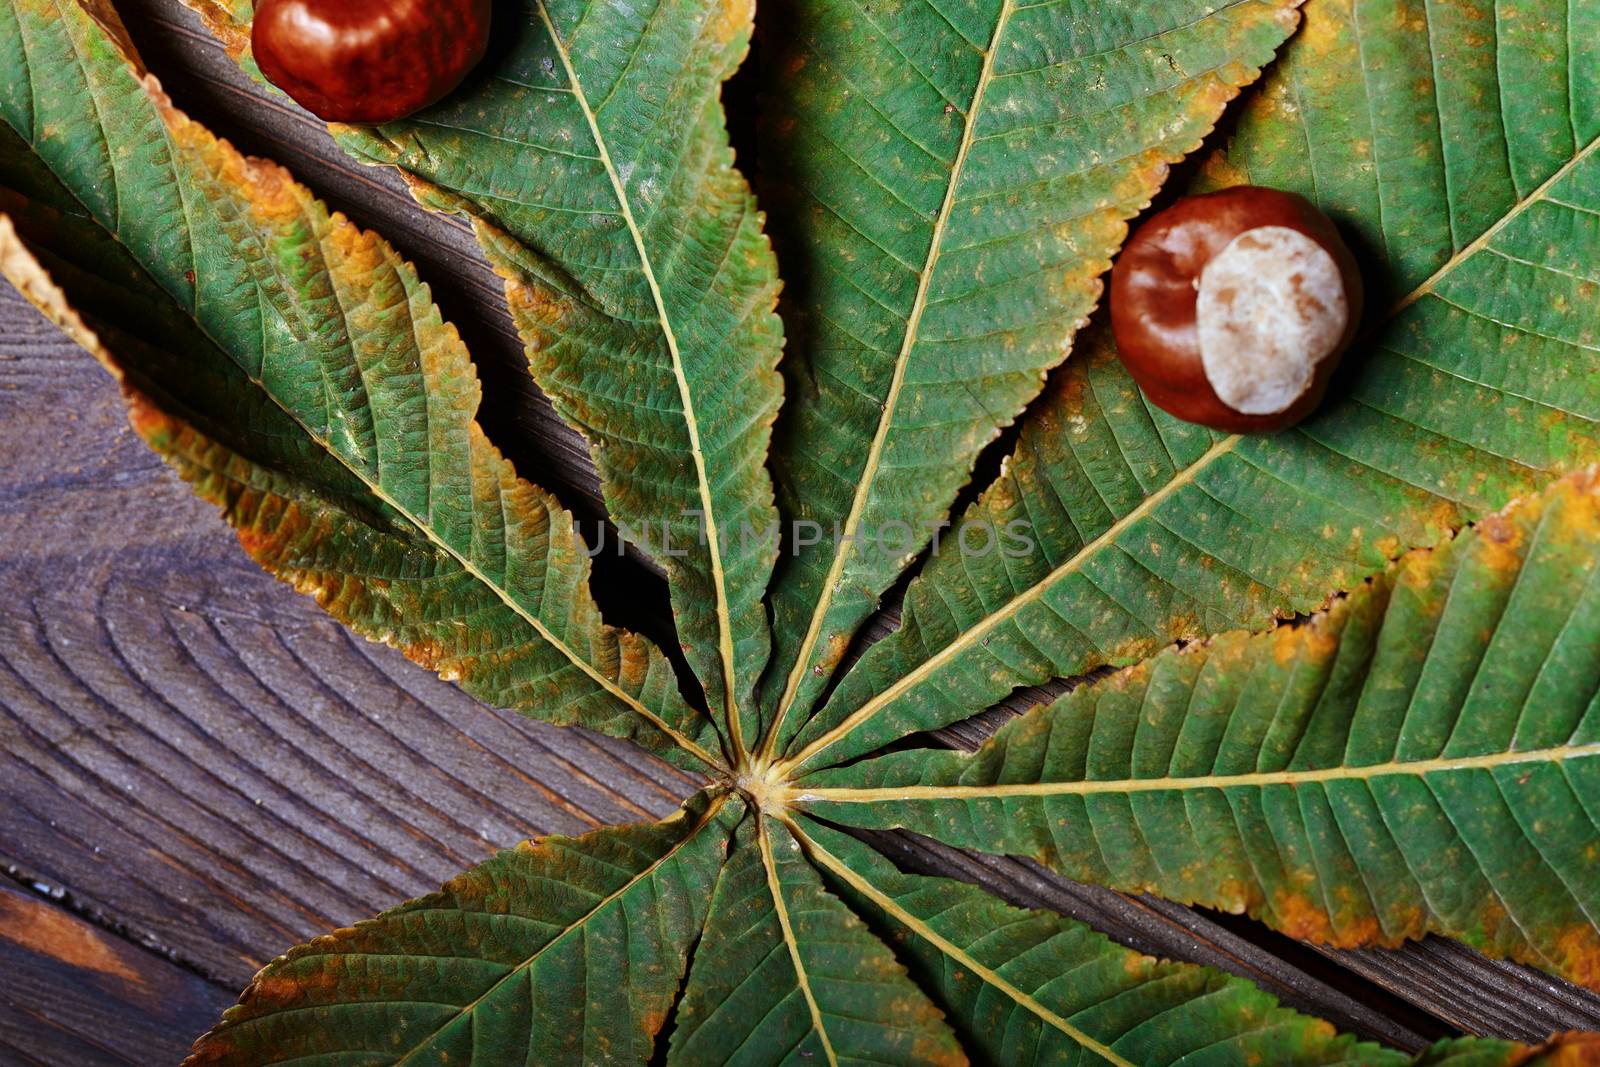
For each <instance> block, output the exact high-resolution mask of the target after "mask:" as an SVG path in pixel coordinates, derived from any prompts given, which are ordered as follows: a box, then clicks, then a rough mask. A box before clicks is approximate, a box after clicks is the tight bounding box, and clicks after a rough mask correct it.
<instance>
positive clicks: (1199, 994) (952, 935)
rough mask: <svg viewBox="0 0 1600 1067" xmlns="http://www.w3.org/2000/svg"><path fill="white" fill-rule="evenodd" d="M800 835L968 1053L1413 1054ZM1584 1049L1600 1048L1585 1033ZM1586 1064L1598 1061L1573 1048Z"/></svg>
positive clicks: (1289, 1058) (800, 828)
mask: <svg viewBox="0 0 1600 1067" xmlns="http://www.w3.org/2000/svg"><path fill="white" fill-rule="evenodd" d="M796 832H797V833H798V834H799V835H800V837H801V839H802V840H803V841H804V842H805V847H806V849H807V850H808V852H809V854H810V855H811V856H812V857H813V859H814V860H815V861H816V862H817V863H818V865H819V866H820V867H821V868H822V869H823V870H824V871H825V872H826V878H827V880H828V882H829V883H830V884H834V885H837V886H839V888H840V893H841V894H842V895H843V896H844V898H845V899H846V900H847V901H849V902H850V904H851V905H852V906H853V907H855V908H857V909H858V910H860V912H861V913H862V914H863V915H865V916H867V917H868V921H869V922H870V923H872V924H873V925H874V926H875V927H876V928H877V929H878V930H880V931H881V932H882V933H883V934H884V935H885V936H886V937H887V938H889V939H890V940H892V941H893V943H894V944H896V945H898V946H899V947H900V948H901V950H902V951H903V952H904V953H905V955H906V958H907V960H908V962H909V964H910V966H911V969H912V975H913V977H915V978H916V979H917V981H918V982H920V983H921V984H922V986H923V988H925V989H926V990H928V992H929V995H931V996H933V997H934V999H935V1000H936V1001H937V1002H938V1003H939V1005H940V1006H941V1007H943V1008H944V1009H945V1011H946V1013H947V1015H948V1017H949V1018H950V1020H951V1022H952V1024H953V1025H954V1026H955V1027H956V1030H957V1032H958V1033H959V1035H960V1037H961V1040H962V1043H963V1044H964V1046H965V1047H966V1049H967V1051H968V1052H969V1053H971V1054H972V1055H973V1056H974V1057H975V1058H976V1059H977V1060H979V1061H980V1062H984V1063H995V1064H1014V1063H1078V1064H1109V1065H1113V1067H1164V1065H1167V1064H1178V1063H1182V1064H1184V1065H1185V1067H1198V1065H1219V1064H1253V1063H1270V1064H1273V1065H1274V1067H1309V1065H1312V1064H1351V1065H1354V1064H1361V1065H1363V1067H1398V1065H1401V1064H1407V1063H1411V1062H1413V1061H1412V1059H1411V1058H1410V1057H1409V1056H1406V1055H1405V1054H1403V1053H1400V1052H1394V1051H1391V1050H1387V1049H1382V1048H1379V1047H1378V1046H1376V1045H1371V1044H1358V1043H1356V1041H1355V1040H1354V1039H1352V1038H1350V1037H1341V1036H1339V1035H1338V1034H1336V1033H1335V1032H1334V1030H1333V1028H1332V1027H1330V1026H1329V1025H1328V1024H1327V1023H1324V1022H1321V1021H1319V1020H1316V1019H1312V1018H1309V1017H1307V1016H1304V1015H1300V1014H1297V1013H1295V1012H1293V1011H1290V1010H1288V1009H1287V1008H1281V1007H1279V1006H1278V1005H1277V1004H1276V1003H1275V1002H1274V1001H1273V999H1272V998H1271V997H1269V996H1267V995H1266V994H1265V993H1262V992H1261V991H1260V990H1258V989H1256V988H1255V987H1254V986H1252V985H1251V984H1250V983H1248V982H1245V981H1243V980H1241V979H1238V978H1230V977H1229V976H1227V975H1225V974H1222V973H1221V972H1219V971H1215V970H1212V969H1211V968H1209V967H1195V966H1191V965H1188V964H1180V963H1165V962H1160V961H1157V960H1154V959H1151V958H1150V957H1149V956H1143V955H1141V954H1139V953H1137V952H1134V951H1132V950H1131V949H1125V948H1122V947H1120V946H1118V945H1115V944H1113V943H1112V942H1110V941H1109V940H1107V939H1106V938H1104V937H1102V936H1101V935H1099V934H1097V933H1095V932H1094V931H1092V930H1090V929H1089V928H1088V927H1086V926H1084V925H1083V924H1081V923H1077V922H1074V921H1072V920H1071V919H1064V918H1062V917H1061V916H1059V915H1055V914H1052V913H1050V912H1043V911H1024V910H1022V909H1021V908H1014V907H1010V906H1008V905H1006V904H1003V903H1001V902H1000V901H998V900H996V899H995V898H994V897H992V896H990V895H989V894H987V893H985V892H984V891H983V890H981V889H978V888H977V887H975V886H970V885H967V884H965V883H963V882H957V881H953V880H951V879H948V878H930V877H927V876H924V875H912V874H905V873H903V872H901V871H900V870H898V869H896V868H895V866H894V864H892V863H890V862H889V861H888V860H886V859H884V858H883V857H882V856H880V855H878V854H877V853H875V852H873V851H872V850H871V849H870V848H868V847H866V846H865V845H863V844H862V843H861V842H859V841H857V840H855V839H854V838H851V837H847V836H845V835H844V834H841V833H839V832H838V831H836V830H831V829H829V828H828V827H826V826H823V825H822V824H820V823H817V822H814V821H812V820H810V819H805V818H803V817H802V818H800V819H799V820H798V822H797V824H796ZM1572 1044H1573V1046H1574V1047H1576V1048H1577V1049H1578V1051H1579V1053H1580V1054H1581V1053H1582V1052H1583V1051H1584V1049H1585V1048H1586V1047H1587V1049H1588V1052H1589V1054H1593V1053H1594V1052H1595V1049H1594V1046H1593V1045H1592V1044H1589V1043H1587V1042H1582V1041H1574V1042H1573V1043H1572ZM1524 1056H1527V1050H1526V1049H1524V1048H1523V1047H1522V1046H1519V1045H1515V1044H1513V1043H1511V1042H1506V1041H1491V1040H1483V1039H1469V1040H1465V1041H1458V1042H1451V1043H1445V1044H1441V1045H1440V1046H1438V1047H1436V1048H1435V1049H1433V1050H1430V1052H1429V1053H1426V1054H1424V1056H1423V1057H1421V1058H1420V1060H1419V1061H1418V1062H1421V1063H1427V1064H1438V1065H1445V1064H1448V1065H1450V1067H1468V1065H1470V1064H1478V1063H1482V1064H1485V1065H1488V1064H1510V1063H1525V1062H1529V1063H1537V1062H1559V1060H1558V1059H1557V1057H1554V1056H1552V1057H1551V1060H1550V1061H1541V1060H1540V1059H1538V1058H1532V1059H1524V1058H1523V1057H1524ZM1573 1062H1574V1063H1582V1062H1586V1061H1585V1060H1583V1059H1581V1058H1577V1057H1574V1059H1573Z"/></svg>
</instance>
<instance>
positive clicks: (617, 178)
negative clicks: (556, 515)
mask: <svg viewBox="0 0 1600 1067" xmlns="http://www.w3.org/2000/svg"><path fill="white" fill-rule="evenodd" d="M539 18H540V19H541V20H542V21H543V22H544V27H545V32H546V33H548V34H549V35H550V41H551V44H552V45H554V47H555V50H556V54H557V55H558V56H560V57H561V66H562V69H563V70H565V71H566V75H567V81H568V83H569V84H570V85H571V86H572V94H573V98H574V99H575V100H576V101H577V103H578V107H579V109H580V110H581V111H582V112H583V118H584V121H585V122H586V123H588V126H589V135H590V136H591V137H593V138H594V143H595V148H596V149H597V150H598V151H599V153H600V162H601V164H602V165H603V166H604V167H605V169H606V176H607V177H608V178H609V179H610V180H611V189H612V192H613V194H614V195H615V196H616V198H617V206H618V207H619V208H620V210H621V212H622V220H623V221H624V222H625V223H626V224H627V227H628V233H629V235H630V236H631V237H632V238H633V247H634V251H635V252H636V253H637V255H638V256H639V269H640V271H641V272H642V273H643V274H644V278H645V282H646V283H647V284H648V285H649V287H650V296H651V299H653V300H654V301H655V305H656V318H657V320H658V322H659V323H660V326H661V333H662V336H663V337H664V338H665V339H666V342H667V351H668V352H669V353H670V354H671V356H672V374H673V377H674V378H675V379H676V381H677V383H678V397H679V401H680V403H681V404H682V405H683V420H684V425H685V427H686V428H687V430H688V434H689V452H690V455H691V456H692V457H693V459H694V470H695V478H696V481H697V483H698V489H699V493H700V507H701V509H702V510H703V511H704V513H705V515H704V518H705V529H707V530H709V531H711V535H710V536H708V537H705V538H702V542H703V543H704V544H705V545H706V554H707V559H708V562H709V564H710V567H711V584H712V588H713V590H714V592H715V595H716V598H717V651H718V655H719V656H720V657H721V660H722V686H723V714H724V716H725V718H726V719H727V723H728V739H729V741H730V742H731V743H732V744H733V748H734V752H735V753H743V752H744V751H745V748H744V730H743V725H742V724H741V722H740V720H739V707H738V705H737V703H736V701H735V693H736V692H737V691H738V690H737V685H736V683H735V679H734V672H733V626H732V617H733V613H732V611H731V609H730V608H729V607H728V583H727V577H726V575H725V573H724V571H723V566H722V546H721V545H720V544H719V543H718V542H719V541H720V540H721V538H719V537H718V536H717V531H718V530H719V529H720V527H719V526H718V525H717V520H716V509H715V507H714V506H713V501H712V493H711V479H710V476H709V475H708V474H707V473H706V458H705V450H704V449H703V448H701V445H700V421H699V418H698V417H697V416H696V414H695V406H694V395H693V393H692V392H691V390H690V388H689V379H688V376H687V375H686V374H685V373H684V369H683V356H682V353H681V352H680V351H679V349H678V335H677V332H676V331H675V330H674V329H673V326H672V316H671V315H670V314H669V313H668V312H667V304H666V298H665V297H664V296H663V295H662V292H661V285H660V283H659V282H658V281H657V279H656V272H655V267H654V264H653V263H652V261H651V259H650V254H649V252H648V251H647V250H646V249H645V244H644V233H643V231H642V230H640V228H639V223H638V221H637V220H636V219H635V218H634V217H633V204H632V203H631V202H630V201H629V200H628V194H627V190H626V189H625V188H624V186H623V184H622V176H621V175H620V174H619V173H618V172H617V168H616V165H615V164H614V163H613V162H612V160H611V150H610V148H609V147H608V146H607V144H606V139H605V137H604V136H603V135H602V134H601V133H600V123H599V120H598V119H597V118H596V116H595V113H594V111H593V110H592V109H591V108H590V106H589V98H588V96H587V94H586V93H585V92H584V89H583V83H582V82H581V81H579V80H578V72H577V71H576V70H575V69H574V68H573V65H572V54H571V52H570V51H569V50H568V48H567V43H566V41H564V40H562V38H561V34H560V33H559V32H558V31H557V30H556V24H555V20H554V19H553V18H552V17H551V15H550V10H549V7H548V6H547V5H546V3H545V0H539ZM736 758H737V757H736Z"/></svg>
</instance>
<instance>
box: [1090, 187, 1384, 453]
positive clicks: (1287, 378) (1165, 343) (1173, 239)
mask: <svg viewBox="0 0 1600 1067" xmlns="http://www.w3.org/2000/svg"><path fill="white" fill-rule="evenodd" d="M1361 306H1362V288H1361V274H1360V271H1359V270H1358V269H1357V267H1356V261H1355V257H1354V256H1352V255H1351V254H1350V250H1349V249H1348V248H1346V247H1345V244H1344V242H1343V241H1342V240H1340V238H1339V231H1338V230H1337V229H1335V228H1334V225H1333V223H1332V222H1331V221H1330V220H1329V219H1328V217H1327V216H1326V215H1324V214H1323V213H1322V212H1321V211H1319V210H1317V208H1316V207H1315V205H1313V204H1312V203H1311V202H1310V201H1308V200H1306V199H1305V198H1304V197H1301V196H1296V195H1295V194H1294V193H1286V192H1282V191H1280V190H1277V189H1263V188H1259V187H1257V186H1250V185H1243V186H1237V187H1235V188H1232V189H1224V190H1223V191H1221V192H1217V193H1207V194H1205V195H1203V196H1191V197H1186V198H1185V199H1183V200H1179V201H1178V202H1177V203H1175V204H1173V205H1172V206H1171V207H1169V208H1167V209H1166V210H1164V211H1161V212H1159V213H1157V214H1156V215H1154V216H1152V217H1151V218H1150V219H1149V220H1148V221H1146V222H1145V223H1144V225H1142V226H1140V227H1139V229H1138V231H1137V232H1136V233H1135V234H1134V235H1133V237H1132V238H1131V239H1130V240H1129V241H1128V243H1127V244H1126V245H1125V246H1124V247H1123V250H1122V255H1121V256H1120V257H1119V258H1118V259H1117V263H1116V266H1115V267H1114V268H1112V271H1111V329H1112V332H1113V333H1114V334H1115V335H1116V339H1117V350H1118V354H1119V355H1120V356H1121V357H1122V362H1123V365H1124V366H1126V367H1127V368H1128V373H1130V374H1132V375H1133V378H1134V381H1136V382H1138V384H1139V388H1140V389H1143V390H1144V393H1145V395H1146V396H1147V397H1149V398H1150V400H1151V402H1152V403H1154V404H1155V405H1156V406H1157V407H1160V408H1162V409H1163V410H1165V411H1168V412H1170V413H1171V414H1173V415H1176V416H1177V417H1178V418H1180V419H1183V420H1185V421H1187V422H1195V423H1199V424H1200V425H1202V426H1210V427H1212V428H1214V429H1218V430H1224V431H1227V432H1229V433H1270V432H1272V431H1274V430H1282V429H1284V428H1286V427H1289V426H1292V425H1294V424H1295V423H1297V422H1299V421H1300V420H1301V419H1303V418H1305V417H1306V416H1307V415H1309V414H1310V413H1311V411H1312V410H1313V409H1314V408H1315V407H1316V406H1317V404H1318V402H1320V401H1321V400H1322V395H1323V393H1324V392H1326V390H1327V388H1328V382H1329V380H1330V379H1331V378H1332V377H1333V371H1334V368H1335V367H1336V366H1337V365H1338V362H1339V357H1340V356H1342V355H1343V354H1344V352H1345V350H1346V349H1347V348H1349V347H1350V343H1351V342H1352V341H1353V340H1355V335H1356V329H1357V327H1358V326H1359V324H1360V322H1361Z"/></svg>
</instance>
